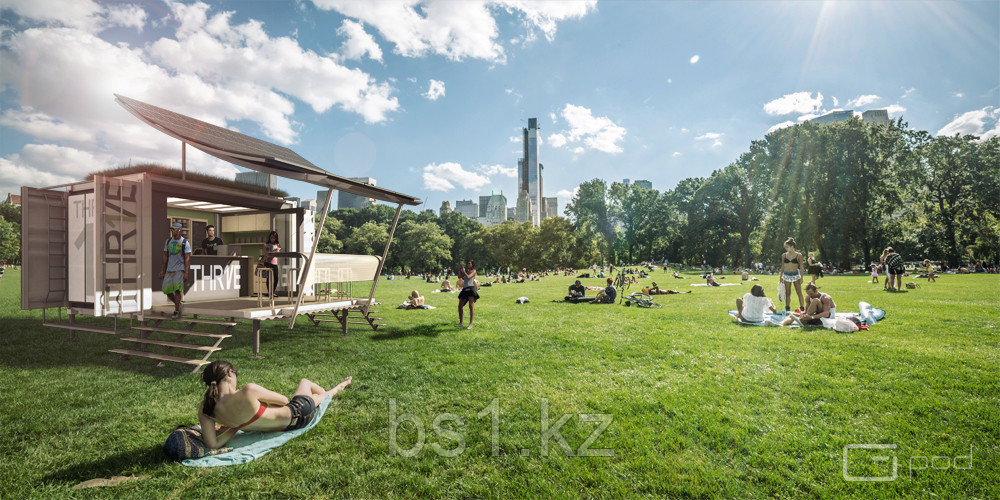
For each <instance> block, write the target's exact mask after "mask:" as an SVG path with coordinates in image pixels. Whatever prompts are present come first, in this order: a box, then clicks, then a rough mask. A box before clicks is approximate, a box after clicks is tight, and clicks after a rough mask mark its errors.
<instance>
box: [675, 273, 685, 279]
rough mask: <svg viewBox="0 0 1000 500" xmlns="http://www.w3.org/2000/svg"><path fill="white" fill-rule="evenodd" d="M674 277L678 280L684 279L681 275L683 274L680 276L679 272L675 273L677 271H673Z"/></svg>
mask: <svg viewBox="0 0 1000 500" xmlns="http://www.w3.org/2000/svg"><path fill="white" fill-rule="evenodd" d="M674 278H677V279H679V280H682V279H684V277H683V276H681V275H680V274H677V271H674Z"/></svg>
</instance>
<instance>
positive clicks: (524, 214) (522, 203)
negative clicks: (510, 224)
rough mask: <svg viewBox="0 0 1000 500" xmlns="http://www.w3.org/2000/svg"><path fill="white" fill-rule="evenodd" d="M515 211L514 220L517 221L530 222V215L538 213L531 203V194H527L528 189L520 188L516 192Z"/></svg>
mask: <svg viewBox="0 0 1000 500" xmlns="http://www.w3.org/2000/svg"><path fill="white" fill-rule="evenodd" d="M516 207H517V212H516V213H515V217H514V220H516V221H518V222H531V221H532V219H531V218H532V215H533V214H536V213H538V212H537V209H534V208H533V207H532V204H531V196H530V195H529V194H528V190H526V189H522V190H521V191H520V192H519V193H518V194H517V205H516Z"/></svg>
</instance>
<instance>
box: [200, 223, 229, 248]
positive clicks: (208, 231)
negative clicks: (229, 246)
mask: <svg viewBox="0 0 1000 500" xmlns="http://www.w3.org/2000/svg"><path fill="white" fill-rule="evenodd" d="M219 245H225V243H223V242H222V238H219V237H218V236H216V235H215V226H206V227H205V239H203V240H201V250H202V251H203V252H204V253H205V255H219V251H218V250H217V249H216V248H215V247H217V246H219Z"/></svg>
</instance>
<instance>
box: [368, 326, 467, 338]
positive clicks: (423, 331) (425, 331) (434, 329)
mask: <svg viewBox="0 0 1000 500" xmlns="http://www.w3.org/2000/svg"><path fill="white" fill-rule="evenodd" d="M445 329H454V327H452V326H451V325H450V324H448V323H435V324H430V325H416V326H413V327H411V328H406V329H396V328H390V329H389V330H388V331H385V332H384V333H378V334H375V335H372V336H370V337H369V338H370V339H372V340H393V339H401V338H403V337H412V336H414V335H421V336H424V337H437V336H438V334H439V333H441V331H442V330H445Z"/></svg>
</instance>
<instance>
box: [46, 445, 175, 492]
mask: <svg viewBox="0 0 1000 500" xmlns="http://www.w3.org/2000/svg"><path fill="white" fill-rule="evenodd" d="M169 462H170V460H168V459H167V456H166V455H165V454H164V453H163V447H162V446H161V445H156V446H150V447H147V448H136V449H133V450H129V451H123V452H121V453H118V454H115V455H110V456H107V457H104V458H101V459H98V460H95V461H92V462H81V463H78V464H73V465H70V466H68V467H65V468H63V469H59V470H57V471H54V472H51V473H49V474H48V475H46V476H45V481H46V482H54V483H67V484H68V486H73V485H75V484H77V483H80V482H82V481H87V480H90V479H97V478H104V477H111V476H120V475H127V473H126V471H135V470H141V471H143V472H149V471H151V470H154V469H156V468H157V467H160V466H163V465H165V464H167V463H169Z"/></svg>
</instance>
